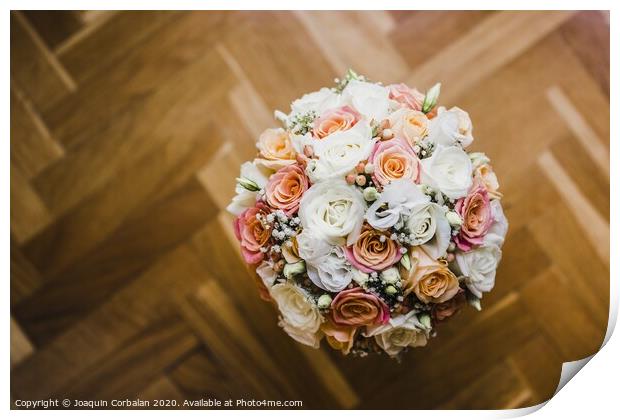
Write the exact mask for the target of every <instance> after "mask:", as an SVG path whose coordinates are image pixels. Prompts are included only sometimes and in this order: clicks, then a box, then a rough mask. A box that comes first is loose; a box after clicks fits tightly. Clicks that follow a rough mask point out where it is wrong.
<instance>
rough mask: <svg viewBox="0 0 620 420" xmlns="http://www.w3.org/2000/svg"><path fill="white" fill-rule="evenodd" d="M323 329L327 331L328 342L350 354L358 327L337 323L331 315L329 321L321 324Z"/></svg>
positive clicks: (334, 347) (343, 352)
mask: <svg viewBox="0 0 620 420" xmlns="http://www.w3.org/2000/svg"><path fill="white" fill-rule="evenodd" d="M321 330H322V331H323V332H324V333H325V339H326V340H327V343H328V344H329V345H330V346H331V347H332V348H333V349H336V350H340V351H341V352H342V354H345V355H346V354H349V351H351V347H353V342H354V341H355V333H356V332H357V327H354V326H350V325H336V324H334V321H332V320H331V319H330V318H329V317H328V318H327V321H326V322H325V323H324V324H323V325H321Z"/></svg>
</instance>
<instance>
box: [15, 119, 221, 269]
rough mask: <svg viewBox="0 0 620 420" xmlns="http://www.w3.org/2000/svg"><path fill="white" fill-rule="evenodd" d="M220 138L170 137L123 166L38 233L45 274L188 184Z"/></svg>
mask: <svg viewBox="0 0 620 420" xmlns="http://www.w3.org/2000/svg"><path fill="white" fill-rule="evenodd" d="M212 130H214V128H213V125H212V124H208V125H207V126H206V128H205V132H211V131H212ZM219 144H220V137H219V136H217V135H213V136H211V137H210V141H208V142H205V141H204V137H203V133H202V132H199V133H197V134H195V135H192V136H188V137H182V138H178V139H175V140H174V141H168V142H166V144H165V145H164V146H163V148H161V149H156V150H153V151H151V152H150V153H148V154H146V155H145V156H143V157H141V158H140V159H138V160H137V161H135V162H134V163H133V164H132V165H126V166H123V167H122V168H120V169H119V172H117V173H116V175H115V176H114V177H113V178H111V179H110V180H109V181H108V182H107V183H106V184H105V185H104V186H103V187H101V188H99V189H98V190H97V191H96V192H95V193H93V194H92V195H90V196H89V198H88V200H85V201H84V202H82V203H80V204H79V205H77V206H76V207H74V208H72V209H71V210H70V211H68V212H66V213H65V214H63V216H61V217H60V218H57V219H56V220H55V221H54V223H53V224H50V225H49V226H48V227H47V228H46V229H44V230H43V231H41V232H40V233H39V234H37V235H36V236H34V237H33V238H32V239H31V240H30V241H29V242H28V243H27V244H26V247H25V253H26V255H28V258H29V259H30V260H31V261H32V262H33V263H34V264H35V265H36V266H37V267H38V268H39V269H40V270H41V272H42V273H43V274H44V276H45V277H46V278H49V277H54V276H56V275H58V274H59V273H61V272H62V271H63V270H66V269H67V268H68V267H69V266H70V265H71V264H72V263H74V262H76V261H78V259H79V258H80V257H81V256H83V255H84V254H86V253H88V252H90V251H92V250H93V249H94V248H95V247H96V246H97V245H98V244H100V243H101V242H102V241H104V240H105V239H106V238H107V237H108V236H109V235H110V234H112V233H113V232H114V231H115V230H116V229H118V228H119V226H121V225H122V223H123V222H124V221H125V220H126V219H127V218H130V217H131V215H132V214H133V215H134V216H133V218H134V219H135V217H137V216H136V214H141V213H142V214H144V213H145V212H148V208H149V206H151V205H152V204H153V203H155V202H157V201H159V200H161V199H162V198H164V197H165V196H166V195H168V194H170V193H171V192H173V191H174V190H176V189H178V188H179V187H181V186H182V185H183V184H185V183H186V182H187V181H188V179H189V178H190V177H191V176H192V175H193V173H194V172H195V171H196V170H197V169H198V168H200V167H201V166H202V165H204V164H205V162H208V161H210V160H211V159H212V157H213V154H214V151H215V150H216V149H217V147H218V145H219ZM154 168H156V169H155V170H154ZM93 220H96V221H97V223H93Z"/></svg>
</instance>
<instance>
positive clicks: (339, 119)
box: [312, 105, 361, 139]
mask: <svg viewBox="0 0 620 420" xmlns="http://www.w3.org/2000/svg"><path fill="white" fill-rule="evenodd" d="M360 117H361V116H360V114H359V112H357V111H356V110H354V109H353V108H351V107H350V106H348V105H347V106H343V107H342V108H334V109H329V110H327V111H325V112H324V113H323V115H321V116H320V117H319V118H317V119H316V120H315V121H314V129H313V130H312V132H313V133H314V136H315V137H316V138H318V139H322V138H325V137H327V136H329V135H330V134H332V133H335V132H337V131H346V130H349V129H350V128H352V127H353V126H354V125H355V124H357V122H358V121H359V120H360Z"/></svg>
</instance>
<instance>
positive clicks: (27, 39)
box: [11, 11, 76, 112]
mask: <svg viewBox="0 0 620 420" xmlns="http://www.w3.org/2000/svg"><path fill="white" fill-rule="evenodd" d="M11 79H12V80H13V81H14V83H15V84H16V85H17V86H19V88H20V89H21V90H22V91H23V92H25V93H26V95H28V97H29V98H30V99H31V100H32V102H33V103H34V105H35V106H36V107H37V109H39V110H41V112H45V111H46V110H47V109H49V108H50V107H51V106H52V105H54V104H55V103H56V102H57V101H59V100H60V99H62V98H63V97H65V96H67V95H69V94H70V93H71V92H73V91H74V90H75V89H76V85H75V82H74V80H73V79H72V78H71V76H70V75H69V73H67V71H66V70H65V68H64V67H63V66H62V65H61V64H60V62H58V60H57V59H56V57H55V56H54V55H53V54H52V53H51V52H50V51H49V49H48V48H47V47H46V46H45V44H44V43H43V41H42V40H41V38H40V37H39V35H38V34H37V33H36V31H35V30H34V29H33V28H32V26H31V25H30V22H28V20H27V19H26V18H25V17H24V16H23V15H22V13H21V12H17V11H13V12H11Z"/></svg>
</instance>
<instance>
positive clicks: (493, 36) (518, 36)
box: [408, 11, 571, 103]
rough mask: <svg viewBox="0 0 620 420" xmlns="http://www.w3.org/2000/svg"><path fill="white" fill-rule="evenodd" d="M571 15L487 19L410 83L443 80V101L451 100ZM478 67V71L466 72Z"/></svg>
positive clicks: (424, 66)
mask: <svg viewBox="0 0 620 420" xmlns="http://www.w3.org/2000/svg"><path fill="white" fill-rule="evenodd" d="M570 17H571V13H570V12H565V11H549V12H547V11H540V12H538V11H534V12H527V11H502V12H498V13H495V14H493V15H492V16H490V17H488V18H486V19H485V20H484V21H482V22H481V23H480V24H479V25H477V26H475V27H474V28H473V29H472V30H471V31H469V32H467V33H466V34H465V35H463V36H462V37H460V38H459V39H458V40H456V41H455V42H453V43H451V44H450V45H449V46H447V47H445V48H443V49H442V50H441V52H440V53H438V54H436V55H434V56H433V57H432V58H431V59H430V60H427V61H426V62H425V63H424V64H422V65H421V66H418V67H417V68H416V69H415V71H414V72H413V74H412V75H411V76H410V77H409V78H408V84H409V85H410V86H416V85H417V86H432V85H433V84H434V83H436V82H437V81H441V82H442V83H443V86H444V94H443V95H442V98H443V101H445V102H446V103H450V102H451V101H452V100H454V98H457V97H458V96H459V95H461V94H462V93H464V92H465V90H466V89H468V88H470V87H472V86H473V85H474V84H476V83H478V82H479V81H481V80H483V79H484V78H485V77H487V76H489V75H490V74H492V73H493V72H495V71H496V70H497V69H499V68H500V67H501V66H503V65H505V64H506V63H508V62H509V61H510V60H512V59H514V58H515V57H517V56H518V55H520V54H521V53H522V52H523V51H525V50H527V49H528V48H529V47H531V46H532V45H533V44H535V43H536V42H538V41H539V40H540V39H541V38H543V37H544V36H545V35H547V34H548V33H550V32H551V31H553V30H554V29H556V28H557V27H558V26H559V25H561V24H562V23H563V22H565V21H566V20H567V19H569V18H570ZM469 67H475V68H476V71H472V72H463V69H464V68H469Z"/></svg>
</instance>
